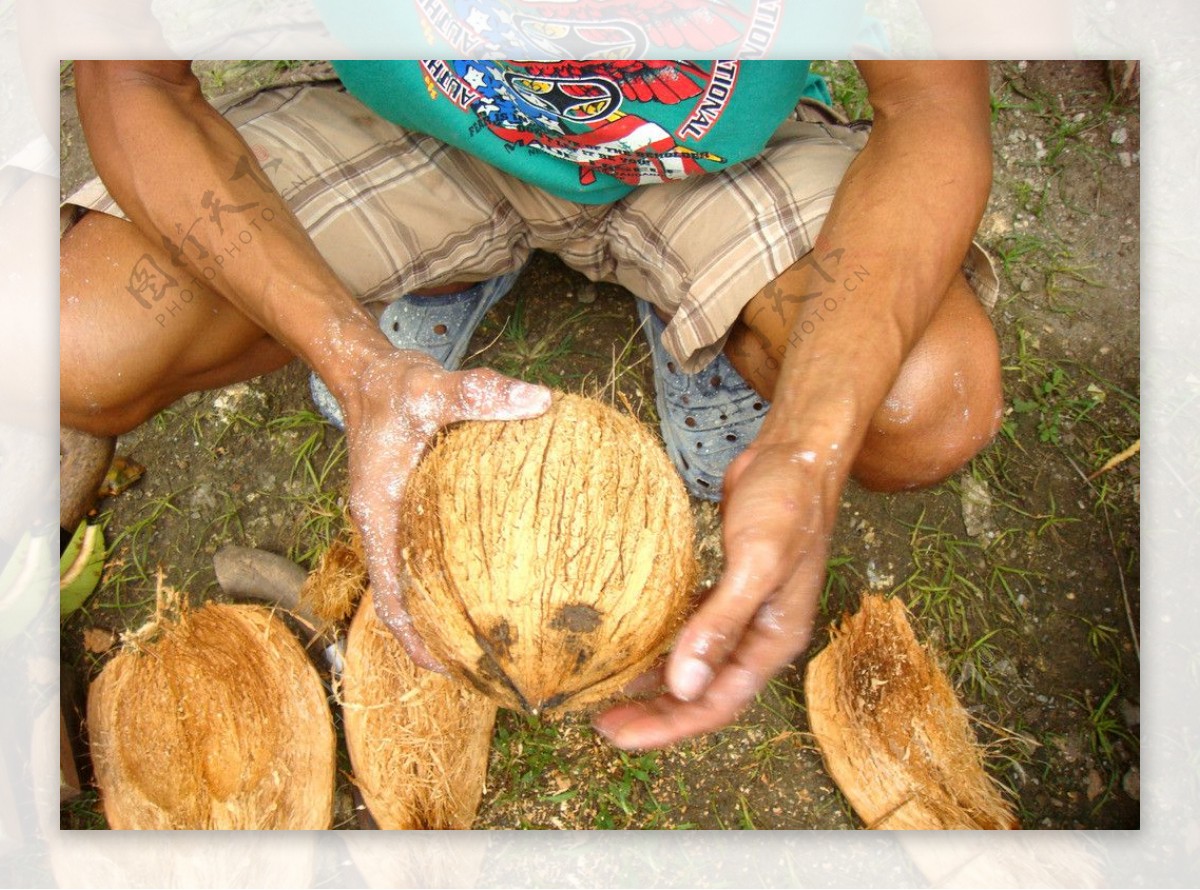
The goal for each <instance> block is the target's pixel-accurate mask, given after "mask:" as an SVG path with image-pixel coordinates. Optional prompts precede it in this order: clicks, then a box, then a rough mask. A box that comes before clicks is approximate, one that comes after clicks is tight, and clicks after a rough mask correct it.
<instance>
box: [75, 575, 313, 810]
mask: <svg viewBox="0 0 1200 890" xmlns="http://www.w3.org/2000/svg"><path fill="white" fill-rule="evenodd" d="M87 711H88V732H89V737H90V747H91V755H92V762H93V764H94V765H95V773H96V784H97V785H98V786H99V789H100V794H101V798H102V800H103V804H104V815H105V817H106V818H107V820H108V823H109V825H110V826H111V827H113V828H149V829H164V828H180V829H217V828H220V829H226V828H246V829H263V828H284V829H315V828H328V827H329V824H330V821H331V818H332V812H333V790H334V770H335V746H336V739H335V736H334V730H333V721H332V718H331V715H330V712H329V706H328V703H327V702H326V698H325V690H324V688H323V687H322V685H321V681H320V678H319V677H318V676H317V672H316V670H315V669H314V668H313V666H312V664H311V663H310V662H309V660H308V657H307V656H306V655H305V653H304V650H303V649H302V648H301V646H300V644H299V643H298V642H297V640H296V638H295V637H294V636H293V635H292V633H291V631H290V630H288V628H287V627H286V626H285V625H284V624H283V622H282V621H281V620H279V619H278V618H277V617H275V616H274V615H273V614H272V613H271V612H270V611H268V610H267V609H264V608H262V607H260V606H249V605H228V604H217V603H208V604H206V605H205V606H203V607H202V608H200V609H197V610H190V609H188V608H187V606H186V602H185V601H184V600H183V599H182V598H181V597H180V596H179V595H178V594H176V593H174V592H173V591H169V590H162V589H161V588H160V592H159V608H158V610H157V614H156V616H155V618H154V619H153V620H152V621H151V622H150V623H149V624H147V625H146V626H145V627H143V628H142V629H141V630H140V631H138V632H136V633H134V634H131V635H129V636H128V637H127V639H126V643H125V646H124V647H123V649H122V651H121V652H120V653H119V654H118V655H117V656H116V657H114V658H113V659H112V660H111V661H110V662H109V663H108V664H107V665H105V667H104V670H103V671H101V673H100V676H99V677H98V678H97V679H96V680H95V681H94V682H93V683H92V685H91V688H90V689H89V691H88V709H87Z"/></svg>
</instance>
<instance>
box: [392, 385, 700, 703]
mask: <svg viewBox="0 0 1200 890" xmlns="http://www.w3.org/2000/svg"><path fill="white" fill-rule="evenodd" d="M404 525H405V527H406V531H407V536H406V541H405V547H404V557H405V562H406V566H407V569H408V572H409V575H410V576H411V581H412V589H411V590H410V591H409V594H408V609H409V612H410V613H411V615H412V618H413V622H414V625H415V627H416V629H417V631H418V632H419V633H420V634H421V637H422V639H423V640H424V641H425V644H426V645H427V646H428V648H429V650H430V652H431V653H432V654H433V655H434V657H436V658H437V659H438V660H439V661H441V662H442V663H443V664H445V665H446V666H447V667H448V668H449V669H450V670H451V671H452V672H454V673H456V674H458V675H459V676H461V677H463V678H464V679H466V680H467V681H468V682H470V683H471V684H472V685H474V686H475V687H476V688H477V689H479V690H480V691H482V692H484V693H485V694H487V695H488V696H490V697H491V698H492V699H494V700H495V701H496V702H497V703H499V704H500V705H502V706H505V707H509V708H514V709H517V710H523V711H526V712H531V713H541V712H556V711H565V710H572V709H576V708H580V707H585V706H587V705H591V704H595V703H597V702H600V701H603V700H604V699H606V698H609V697H611V696H612V695H613V694H614V693H615V692H617V691H618V690H619V689H621V687H623V686H624V685H625V684H626V683H628V682H629V681H630V680H631V679H633V678H634V677H635V676H637V675H638V674H639V673H641V672H642V671H644V670H645V669H646V668H647V667H649V666H650V664H651V663H652V662H653V661H654V660H655V658H656V657H657V656H659V655H660V654H661V653H662V652H663V651H664V649H665V648H666V647H667V646H668V644H669V643H670V640H671V638H672V636H673V635H674V633H675V631H676V630H677V629H678V627H679V624H680V623H681V622H682V620H683V617H684V615H685V613H686V611H687V606H688V604H689V600H690V595H691V593H692V588H693V583H694V580H695V574H696V564H695V559H694V556H693V551H692V548H693V541H692V538H693V527H692V514H691V510H690V507H689V504H688V499H687V494H686V492H685V491H684V488H683V483H682V481H681V480H680V479H679V476H678V475H677V473H676V472H675V469H674V467H673V466H672V464H671V462H670V460H669V459H668V457H667V455H666V452H665V451H664V450H663V447H662V445H661V443H660V442H659V440H658V439H657V438H656V437H655V436H654V435H653V433H651V431H650V430H649V429H648V428H646V427H645V426H643V425H642V424H641V423H639V422H638V421H637V420H636V419H634V418H631V417H628V416H626V415H623V414H621V413H619V412H617V411H616V410H614V409H613V408H611V407H609V406H608V405H606V404H604V403H602V402H599V401H596V400H593V399H588V398H583V397H580V396H569V395H556V397H555V400H554V403H553V405H552V407H551V409H550V411H549V412H548V413H547V414H545V415H544V416H542V417H538V418H535V419H532V420H523V421H515V422H506V423H495V422H492V423H485V422H473V423H464V424H460V425H458V426H456V427H454V428H452V429H451V430H450V431H448V432H447V433H446V434H445V435H443V436H442V437H441V438H440V439H439V440H438V441H437V442H436V443H435V445H434V446H433V448H432V449H431V451H430V452H429V453H428V454H427V455H426V457H425V458H424V459H423V460H422V462H421V463H420V465H419V466H418V467H417V469H416V471H415V472H414V474H413V476H412V478H411V479H410V481H409V484H408V490H407V495H406V501H405V513H404Z"/></svg>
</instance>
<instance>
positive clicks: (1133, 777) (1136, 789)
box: [1121, 766, 1142, 800]
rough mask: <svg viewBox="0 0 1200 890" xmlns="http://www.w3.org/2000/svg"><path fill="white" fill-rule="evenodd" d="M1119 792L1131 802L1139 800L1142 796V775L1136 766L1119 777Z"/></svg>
mask: <svg viewBox="0 0 1200 890" xmlns="http://www.w3.org/2000/svg"><path fill="white" fill-rule="evenodd" d="M1121 790H1122V791H1124V792H1125V793H1126V794H1128V795H1129V797H1130V799H1132V800H1140V799H1141V795H1142V774H1141V773H1140V772H1138V768H1137V767H1136V766H1134V767H1130V769H1129V772H1127V773H1126V774H1125V775H1124V776H1122V777H1121Z"/></svg>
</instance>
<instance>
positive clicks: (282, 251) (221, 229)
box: [76, 62, 386, 393]
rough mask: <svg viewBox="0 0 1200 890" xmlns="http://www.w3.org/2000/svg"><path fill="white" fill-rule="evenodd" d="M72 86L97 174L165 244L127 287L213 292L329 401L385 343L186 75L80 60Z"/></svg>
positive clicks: (169, 67)
mask: <svg viewBox="0 0 1200 890" xmlns="http://www.w3.org/2000/svg"><path fill="white" fill-rule="evenodd" d="M76 79H77V87H78V93H79V105H80V116H81V120H82V123H83V126H84V131H85V134H86V136H87V139H88V144H89V148H90V149H91V152H92V157H93V160H94V162H95V165H96V169H97V170H98V172H99V173H100V175H101V177H102V178H103V179H104V182H105V185H106V186H107V187H108V189H109V191H110V192H111V193H112V195H113V197H114V198H115V199H116V200H117V202H118V203H119V204H120V206H121V207H122V209H123V210H124V211H125V213H126V215H127V216H128V217H129V218H130V219H131V220H132V221H133V222H134V223H135V224H136V225H137V226H138V227H139V228H140V229H141V230H142V232H143V233H145V234H146V235H147V237H148V238H149V239H150V241H151V243H152V244H154V245H156V246H158V245H161V247H162V252H161V253H155V254H148V255H147V256H146V257H145V258H143V260H141V261H140V262H141V265H140V266H136V267H135V268H133V269H131V270H130V277H131V281H144V280H145V279H146V277H147V276H151V277H153V276H164V277H168V278H171V279H175V280H180V281H184V280H191V281H194V282H196V283H198V284H203V285H204V286H206V287H208V288H210V289H212V290H215V291H216V292H217V293H219V294H221V296H223V297H224V298H226V299H227V300H229V301H230V302H231V303H232V304H233V305H234V306H236V307H237V308H238V309H239V310H240V311H241V312H243V313H244V314H245V315H246V316H247V317H249V318H250V319H251V320H252V321H253V322H254V323H256V324H257V325H259V326H260V327H262V328H263V330H265V331H267V332H268V333H270V334H271V335H272V336H273V337H275V338H276V339H277V340H278V341H279V342H280V343H282V344H283V345H284V346H286V347H288V348H289V349H290V350H291V351H292V352H294V353H296V354H297V355H300V356H301V357H303V358H304V359H305V360H306V361H308V362H309V363H310V364H311V365H313V366H314V367H315V368H316V369H317V370H318V371H319V372H320V373H321V374H322V376H323V377H325V378H326V379H327V381H328V382H329V383H330V385H331V386H332V387H334V391H335V393H336V392H337V389H338V387H337V384H338V382H339V381H340V380H341V379H342V378H343V377H345V376H347V375H348V374H349V373H350V372H349V368H350V367H351V366H352V363H353V360H354V357H355V354H356V352H357V351H358V350H360V349H376V348H379V347H380V345H381V342H380V341H382V343H383V344H384V345H386V341H383V338H382V336H381V335H380V334H379V332H378V330H377V328H376V327H375V326H374V324H373V323H371V321H370V319H369V316H367V314H366V313H365V312H363V310H362V309H361V308H360V307H359V305H358V304H357V302H356V301H355V300H354V298H353V297H352V296H351V295H350V294H349V292H348V291H347V290H346V288H345V287H344V286H343V285H342V283H341V282H340V281H339V280H338V278H337V276H336V275H335V274H334V272H333V271H332V269H330V267H329V266H328V264H327V263H326V262H325V261H324V260H323V259H322V258H321V256H320V255H319V253H318V252H317V250H316V248H315V246H314V245H313V243H312V241H311V240H310V239H309V237H308V235H307V233H306V232H305V231H304V229H303V228H302V227H301V226H300V224H299V222H298V221H297V220H296V219H295V217H294V216H293V215H292V213H291V212H290V211H289V210H288V208H287V207H286V205H285V204H284V202H283V200H282V198H281V197H280V196H279V194H278V192H277V191H276V190H275V188H274V187H273V186H272V185H271V183H270V181H269V180H268V178H267V176H266V174H265V173H264V172H263V170H262V168H261V166H260V165H259V163H258V161H257V159H256V158H255V157H254V155H253V153H252V152H251V151H250V149H249V147H248V146H247V145H246V143H245V142H244V141H243V140H242V139H241V137H240V136H239V135H238V133H237V131H236V130H234V128H233V127H232V126H230V125H229V124H228V123H227V122H226V121H225V120H224V119H223V118H222V117H221V116H220V115H219V114H217V112H216V111H215V110H214V109H213V108H212V107H211V106H210V105H209V104H208V103H207V102H206V101H205V100H204V98H203V96H202V95H201V93H200V87H199V83H198V82H197V81H196V80H195V78H194V77H193V76H192V75H191V73H190V70H188V69H186V68H181V67H180V63H105V62H92V63H85V62H80V63H78V65H77V68H76Z"/></svg>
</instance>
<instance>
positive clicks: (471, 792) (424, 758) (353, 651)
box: [341, 592, 496, 829]
mask: <svg viewBox="0 0 1200 890" xmlns="http://www.w3.org/2000/svg"><path fill="white" fill-rule="evenodd" d="M341 698H342V715H343V717H342V722H343V725H344V728H345V733H346V747H347V748H348V749H349V751H350V762H351V764H352V765H353V767H354V782H355V784H356V785H357V786H358V789H359V791H360V792H361V794H362V797H363V801H364V802H365V803H366V805H367V809H368V810H370V812H371V815H372V816H373V817H374V819H375V822H376V824H378V825H379V827H380V828H392V829H448V828H449V829H454V828H463V829H465V828H470V827H471V823H472V822H473V821H474V819H475V812H476V810H477V809H478V808H479V800H480V798H481V797H482V795H483V784H484V779H485V778H486V773H487V761H488V751H489V749H490V747H491V742H492V727H493V725H494V724H495V721H496V705H495V704H494V703H493V702H491V701H490V700H489V699H486V698H484V697H483V696H481V695H479V694H478V693H477V692H475V691H474V690H472V689H470V688H469V687H467V686H464V685H463V684H462V683H460V682H459V681H457V680H455V679H453V678H451V677H447V676H445V675H443V674H437V673H434V672H432V671H424V670H419V669H418V668H417V667H416V666H415V665H414V664H413V663H412V660H411V659H410V658H409V657H408V654H407V653H406V652H405V651H404V647H403V646H401V645H400V643H399V641H398V640H397V639H396V637H395V635H394V634H393V633H392V632H391V631H390V630H388V628H387V626H386V625H385V624H384V623H383V622H382V621H380V620H379V618H378V617H377V616H376V614H375V607H374V604H373V603H372V601H371V596H370V594H369V592H368V595H366V596H364V597H363V598H362V600H361V602H360V604H359V607H358V612H357V613H356V614H355V616H354V621H353V622H352V623H351V625H350V634H349V637H348V638H347V641H346V658H345V668H344V669H343V671H342V681H341Z"/></svg>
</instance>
